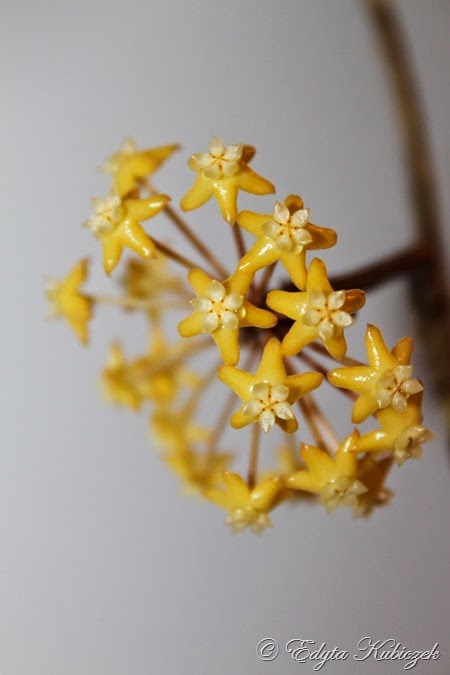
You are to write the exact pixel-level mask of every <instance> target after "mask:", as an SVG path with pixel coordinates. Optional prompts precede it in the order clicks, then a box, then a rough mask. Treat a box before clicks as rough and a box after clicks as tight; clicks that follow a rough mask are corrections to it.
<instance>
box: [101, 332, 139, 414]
mask: <svg viewBox="0 0 450 675" xmlns="http://www.w3.org/2000/svg"><path fill="white" fill-rule="evenodd" d="M101 382H102V385H103V390H104V392H105V394H106V396H107V398H108V399H109V400H110V401H111V402H112V403H115V404H116V405H122V406H124V407H126V408H131V409H132V410H139V408H140V407H141V404H142V395H141V393H140V392H139V388H138V384H137V382H136V372H135V368H133V364H132V362H127V361H126V360H125V356H124V353H123V350H122V347H121V345H120V344H118V343H117V342H116V343H114V344H112V345H111V347H110V348H109V350H108V353H107V357H106V366H105V368H104V370H103V372H102V375H101Z"/></svg>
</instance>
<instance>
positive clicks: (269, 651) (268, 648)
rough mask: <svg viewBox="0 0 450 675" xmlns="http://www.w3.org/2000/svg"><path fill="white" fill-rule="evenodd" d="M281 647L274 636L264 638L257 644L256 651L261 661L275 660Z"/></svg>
mask: <svg viewBox="0 0 450 675" xmlns="http://www.w3.org/2000/svg"><path fill="white" fill-rule="evenodd" d="M279 651H280V648H279V646H278V642H277V641H276V640H274V639H273V638H263V639H262V640H260V641H259V642H258V644H257V645H256V653H257V654H258V657H259V658H260V659H261V661H273V660H274V659H276V658H277V656H278V652H279Z"/></svg>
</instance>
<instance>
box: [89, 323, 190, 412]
mask: <svg viewBox="0 0 450 675" xmlns="http://www.w3.org/2000/svg"><path fill="white" fill-rule="evenodd" d="M184 354H185V349H184V348H183V347H182V346H180V345H178V344H177V345H167V343H166V342H164V340H162V339H161V338H160V336H158V335H157V336H156V339H154V342H153V345H152V348H151V349H150V351H149V353H148V354H146V355H145V356H141V357H139V358H137V359H134V360H132V361H127V360H126V359H125V357H124V355H123V352H122V348H121V346H120V345H119V344H117V343H115V344H113V345H112V346H111V348H110V350H109V352H108V356H107V361H106V367H105V369H104V371H103V373H102V382H103V385H104V388H105V391H106V393H107V396H108V398H110V400H111V401H113V402H114V403H118V404H119V405H124V406H126V407H130V408H131V409H132V410H138V409H139V408H140V407H141V405H142V403H143V402H144V401H156V402H158V403H167V402H169V401H171V400H173V398H174V397H175V395H176V394H177V392H178V390H179V388H180V385H182V384H184V383H185V382H186V380H187V379H189V377H188V375H189V374H188V373H187V371H186V369H185V367H184V366H183V364H182V363H181V361H182V357H183V355H184ZM191 379H192V378H191Z"/></svg>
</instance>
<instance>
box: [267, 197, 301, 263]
mask: <svg viewBox="0 0 450 675" xmlns="http://www.w3.org/2000/svg"><path fill="white" fill-rule="evenodd" d="M308 220H309V209H299V210H298V211H295V213H293V214H292V216H291V214H290V212H289V209H288V207H287V206H286V205H285V204H283V202H277V203H276V204H275V209H274V212H273V215H272V218H271V219H270V220H268V221H267V223H264V225H263V226H262V230H263V232H264V234H265V235H267V236H268V237H270V238H271V239H273V241H274V242H275V246H276V248H277V249H279V250H280V251H285V252H291V253H295V254H299V253H301V252H302V251H303V248H304V247H305V246H307V245H308V244H310V243H311V242H312V236H311V233H310V232H308V230H306V229H305V226H306V225H307V224H308Z"/></svg>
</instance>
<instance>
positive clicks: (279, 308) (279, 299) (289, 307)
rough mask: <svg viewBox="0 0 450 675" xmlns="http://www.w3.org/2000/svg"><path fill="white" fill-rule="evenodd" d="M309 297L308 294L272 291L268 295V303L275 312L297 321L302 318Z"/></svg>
mask: <svg viewBox="0 0 450 675" xmlns="http://www.w3.org/2000/svg"><path fill="white" fill-rule="evenodd" d="M307 297H308V296H307V294H306V293H303V292H300V293H290V292H288V291H270V293H268V294H267V300H266V303H267V305H268V307H270V308H271V309H273V310H274V311H275V312H279V313H280V314H284V315H285V316H287V317H289V318H290V319H295V320H297V319H299V318H300V317H301V309H302V307H303V306H304V305H305V304H306V302H307ZM305 327H306V326H305Z"/></svg>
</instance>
